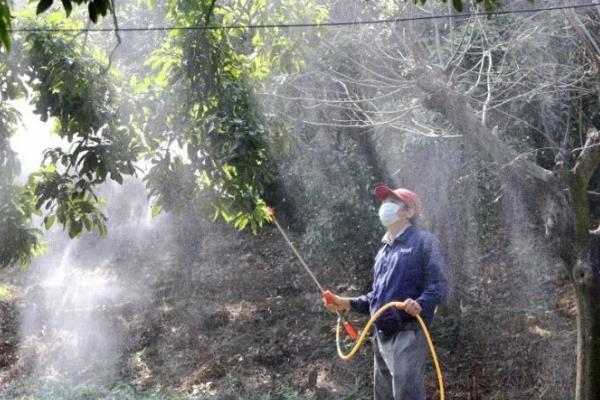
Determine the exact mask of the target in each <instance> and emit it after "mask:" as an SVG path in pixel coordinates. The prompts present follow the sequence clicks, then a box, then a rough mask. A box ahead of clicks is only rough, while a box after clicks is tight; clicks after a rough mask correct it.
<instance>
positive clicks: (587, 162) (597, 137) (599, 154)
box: [573, 129, 600, 186]
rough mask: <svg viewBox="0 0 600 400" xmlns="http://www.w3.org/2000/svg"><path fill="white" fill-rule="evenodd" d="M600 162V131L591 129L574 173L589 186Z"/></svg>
mask: <svg viewBox="0 0 600 400" xmlns="http://www.w3.org/2000/svg"><path fill="white" fill-rule="evenodd" d="M599 164H600V132H599V131H598V130H597V129H590V130H589V131H588V133H587V139H586V141H585V146H584V147H583V148H582V150H581V153H580V154H579V157H577V162H576V163H575V167H573V173H574V174H575V176H576V177H577V180H578V181H579V182H581V183H583V184H585V185H586V186H587V184H588V183H589V181H590V179H591V177H592V175H593V174H594V171H595V170H596V168H597V167H598V165H599Z"/></svg>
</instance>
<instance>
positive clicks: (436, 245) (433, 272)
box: [417, 237, 449, 310]
mask: <svg viewBox="0 0 600 400" xmlns="http://www.w3.org/2000/svg"><path fill="white" fill-rule="evenodd" d="M424 256H425V260H426V263H425V289H424V290H423V294H421V296H419V298H418V299H417V302H418V303H419V305H421V307H422V308H424V309H428V310H433V309H434V308H435V307H436V306H437V305H438V304H440V303H441V302H442V301H443V300H444V299H445V298H446V296H448V292H449V287H448V269H447V266H446V261H445V259H444V255H443V252H442V246H441V245H440V242H439V241H438V240H437V239H435V238H433V237H431V238H430V239H429V240H428V241H427V243H425V255H424Z"/></svg>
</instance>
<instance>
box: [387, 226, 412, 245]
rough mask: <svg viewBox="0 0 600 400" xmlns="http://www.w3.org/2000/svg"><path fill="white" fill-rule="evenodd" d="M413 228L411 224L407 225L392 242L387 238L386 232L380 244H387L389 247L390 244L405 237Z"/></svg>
mask: <svg viewBox="0 0 600 400" xmlns="http://www.w3.org/2000/svg"><path fill="white" fill-rule="evenodd" d="M412 228H413V225H412V224H408V225H406V226H405V227H404V229H402V230H400V231H399V232H398V233H397V234H396V237H395V238H394V239H393V240H390V239H389V238H388V234H387V232H386V233H385V234H384V235H383V237H382V238H381V242H382V243H383V244H387V245H391V244H392V243H394V242H396V241H397V240H399V239H400V238H401V237H403V236H405V235H406V234H407V233H408V232H410V231H411V230H412Z"/></svg>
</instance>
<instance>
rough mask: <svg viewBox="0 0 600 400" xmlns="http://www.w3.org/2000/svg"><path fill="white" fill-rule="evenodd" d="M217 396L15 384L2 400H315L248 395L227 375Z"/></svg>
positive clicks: (288, 392) (2, 392)
mask: <svg viewBox="0 0 600 400" xmlns="http://www.w3.org/2000/svg"><path fill="white" fill-rule="evenodd" d="M219 383H220V384H219V388H218V390H217V391H216V392H214V393H210V394H207V393H198V394H190V395H185V394H175V393H168V392H165V391H163V390H160V389H156V390H149V391H143V392H141V391H138V390H136V389H135V388H133V387H131V386H129V385H127V384H118V385H111V386H98V385H66V384H62V383H55V382H52V383H40V382H36V383H26V382H21V383H19V384H13V385H11V386H9V387H5V388H3V389H0V398H1V399H3V400H226V399H238V400H314V399H315V397H314V395H313V394H312V393H310V392H309V393H307V394H301V393H298V392H297V391H295V390H294V389H291V388H289V387H285V386H280V387H278V388H276V389H275V390H274V391H273V393H267V394H246V393H245V389H244V385H243V382H242V379H241V378H240V377H237V376H234V375H228V376H226V377H225V378H224V379H223V380H222V381H221V382H219Z"/></svg>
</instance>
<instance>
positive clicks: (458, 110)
mask: <svg viewBox="0 0 600 400" xmlns="http://www.w3.org/2000/svg"><path fill="white" fill-rule="evenodd" d="M442 76H443V74H442V73H441V72H440V71H433V72H432V73H430V74H427V75H425V76H424V77H423V78H422V79H421V80H419V81H418V83H417V84H418V86H419V87H420V88H421V89H422V90H423V91H424V92H425V93H426V95H427V97H426V99H425V100H424V104H425V106H426V107H427V108H429V109H431V110H433V111H437V112H439V113H441V114H442V115H444V116H445V117H446V118H447V119H448V121H449V122H450V123H451V124H452V126H454V128H455V129H456V130H457V131H458V132H459V133H461V134H462V135H463V136H464V137H465V138H467V139H468V140H470V141H472V142H474V143H476V144H477V145H478V146H479V147H480V148H481V149H482V150H483V151H484V152H485V153H486V154H487V155H488V157H489V158H490V159H491V160H492V161H494V162H496V163H498V164H499V165H505V166H506V169H507V170H508V171H509V175H510V176H511V178H513V179H514V180H515V182H518V183H520V184H521V187H527V186H529V185H531V184H532V179H533V180H534V181H538V182H539V181H543V182H548V181H549V180H550V179H551V177H552V173H551V172H550V171H548V170H546V169H544V168H542V167H540V166H539V165H537V164H535V163H534V162H531V161H528V160H525V159H522V158H519V157H518V156H517V155H515V152H514V151H513V150H512V149H510V148H509V147H508V145H506V144H505V143H504V142H502V141H501V140H500V138H499V137H498V136H497V135H496V134H494V131H497V129H494V130H492V129H490V128H488V127H487V126H485V125H483V124H481V121H480V120H479V119H478V118H477V117H476V112H475V110H473V109H472V108H471V106H470V105H469V104H468V102H467V101H465V100H467V98H466V97H465V96H464V95H462V94H460V93H458V92H456V91H454V90H453V89H452V88H451V87H450V86H449V85H448V84H447V83H446V82H444V81H443V80H442V79H441V77H442Z"/></svg>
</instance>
